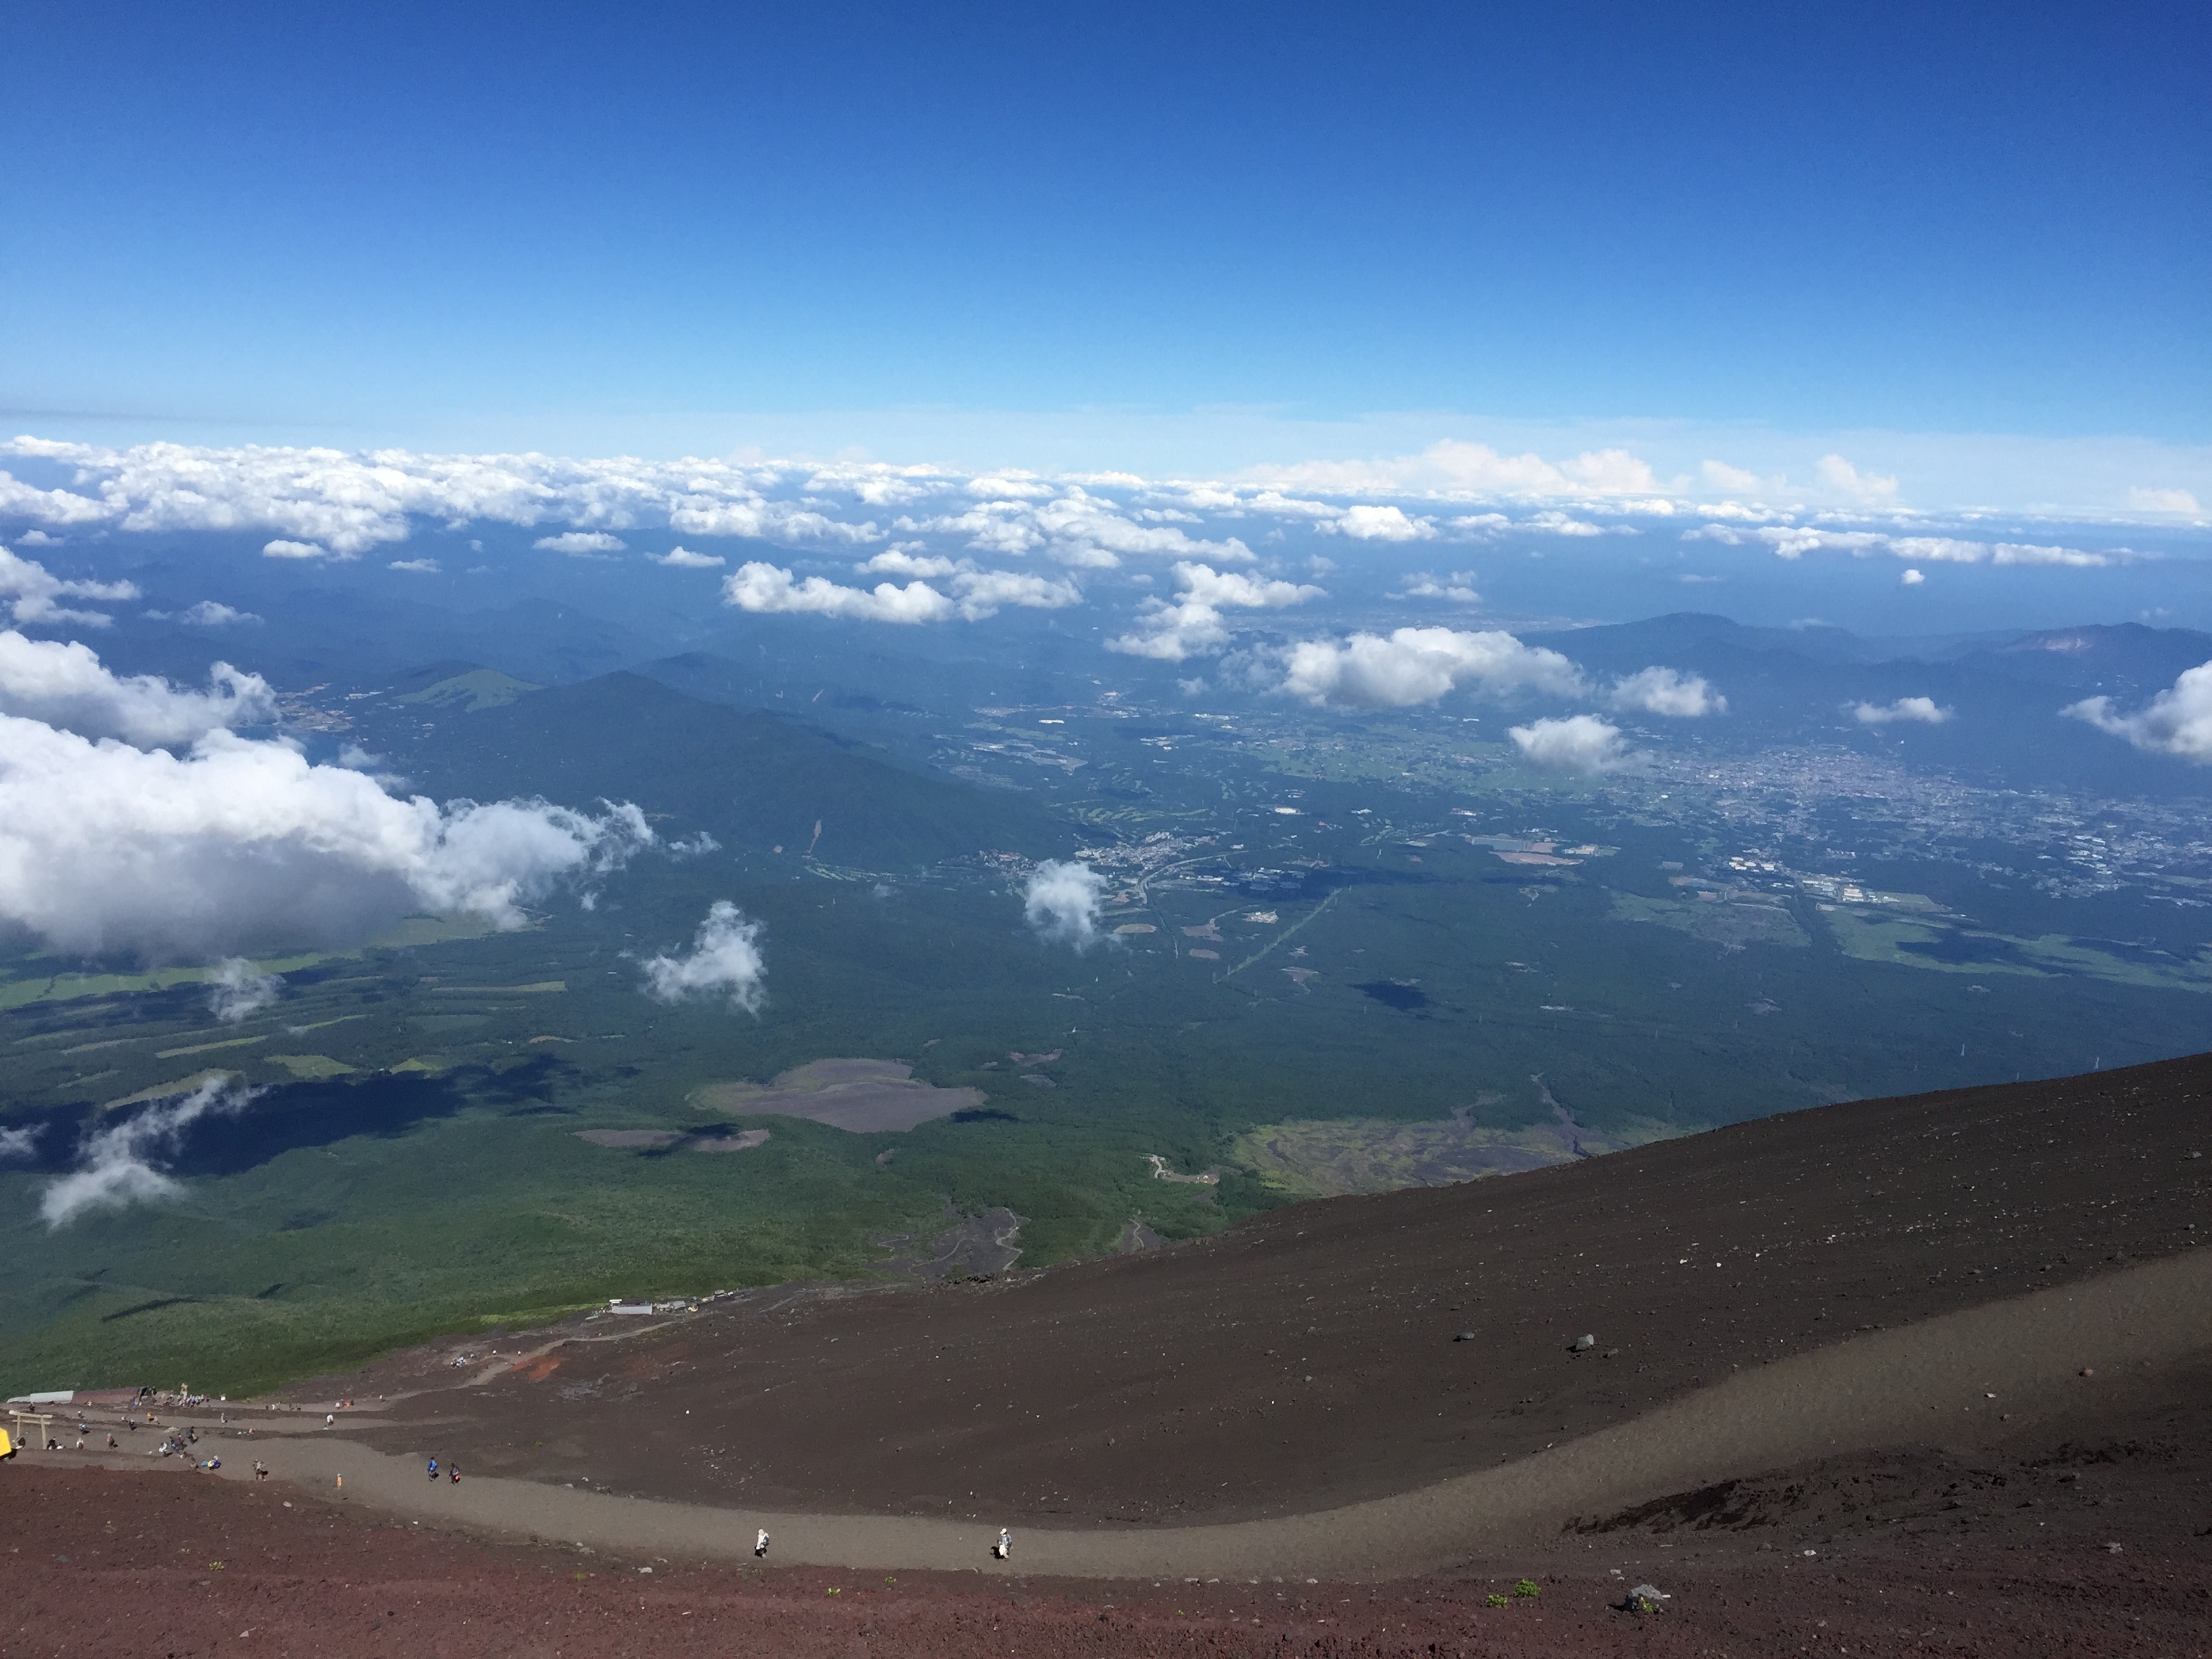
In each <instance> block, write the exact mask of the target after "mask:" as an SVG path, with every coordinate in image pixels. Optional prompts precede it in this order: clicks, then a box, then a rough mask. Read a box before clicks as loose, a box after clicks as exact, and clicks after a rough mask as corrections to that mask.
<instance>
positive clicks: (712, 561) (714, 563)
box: [653, 547, 729, 570]
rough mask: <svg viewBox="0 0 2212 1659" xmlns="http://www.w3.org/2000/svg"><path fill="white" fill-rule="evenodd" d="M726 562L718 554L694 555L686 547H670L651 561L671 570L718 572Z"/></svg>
mask: <svg viewBox="0 0 2212 1659" xmlns="http://www.w3.org/2000/svg"><path fill="white" fill-rule="evenodd" d="M728 562H729V561H727V560H726V559H725V558H723V556H721V555H720V554H719V553H695V552H693V551H692V550H690V548H688V547H671V548H670V549H669V550H668V551H666V552H665V553H663V554H661V555H659V556H658V557H656V558H655V559H654V560H653V563H655V564H665V565H666V566H667V567H668V568H670V569H671V570H720V568H722V567H723V566H724V565H725V564H726V563H728Z"/></svg>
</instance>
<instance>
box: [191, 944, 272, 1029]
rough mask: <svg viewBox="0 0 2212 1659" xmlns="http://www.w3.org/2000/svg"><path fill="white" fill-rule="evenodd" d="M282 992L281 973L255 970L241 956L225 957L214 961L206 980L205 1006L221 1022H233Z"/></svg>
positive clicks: (248, 1015) (252, 1012)
mask: <svg viewBox="0 0 2212 1659" xmlns="http://www.w3.org/2000/svg"><path fill="white" fill-rule="evenodd" d="M283 992H284V976H283V975H282V974H264V973H258V972H256V971H255V969H254V966H253V964H252V963H251V962H249V961H247V960H246V958H245V957H226V958H224V959H223V960H222V962H219V963H216V969H215V974H214V976H213V977H212V978H210V980H209V981H208V1006H209V1007H210V1009H211V1010H212V1011H213V1012H214V1014H215V1017H216V1018H217V1019H219V1020H221V1021H222V1022H223V1024H226V1025H235V1024H238V1023H239V1022H240V1020H244V1019H250V1018H252V1017H253V1016H254V1015H256V1014H258V1013H259V1012H261V1011H262V1010H263V1009H264V1008H266V1007H268V1006H270V1005H271V1004H273V1003H274V1002H275V1001H276V999H277V998H278V997H279V996H282V995H283Z"/></svg>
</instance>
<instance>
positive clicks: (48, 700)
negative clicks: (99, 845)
mask: <svg viewBox="0 0 2212 1659" xmlns="http://www.w3.org/2000/svg"><path fill="white" fill-rule="evenodd" d="M0 714H12V715H15V716H17V717H19V718H21V719H23V720H39V721H42V722H44V723H45V724H46V725H48V726H60V727H63V728H64V729H65V730H67V731H70V732H76V733H78V734H80V735H81V736H83V737H88V738H122V739H123V740H124V741H125V742H126V743H131V744H138V745H139V746H141V747H142V748H143V747H151V746H153V745H155V744H181V743H191V742H194V741H195V740H197V739H198V738H202V737H204V736H205V735H207V733H209V732H214V731H217V730H220V729H222V728H223V727H226V726H260V725H264V724H266V723H267V722H269V721H270V720H275V719H276V693H275V692H273V691H271V690H270V689H269V683H268V682H267V681H266V680H264V679H263V678H261V677H260V676H259V675H258V674H247V673H244V672H241V671H240V670H238V669H235V668H233V667H232V666H231V665H229V664H228V663H227V662H219V663H217V664H216V665H215V666H214V667H213V668H212V669H211V670H210V671H209V675H208V689H207V690H205V691H179V690H177V689H175V688H174V687H173V686H172V685H171V684H169V683H168V682H167V680H165V679H161V678H159V677H157V676H155V675H152V674H134V675H130V676H127V677H126V676H122V675H118V674H115V673H112V672H111V671H109V670H108V669H107V667H106V665H103V664H102V663H101V662H100V656H99V653H96V652H94V650H93V649H92V648H91V647H88V646H86V645H83V644H81V643H79V642H78V641H75V640H72V641H69V642H68V643H66V644H64V643H63V642H62V641H58V640H32V639H26V638H25V637H24V636H23V635H21V634H19V633H17V632H15V629H7V630H5V631H4V632H0ZM0 834H4V830H0Z"/></svg>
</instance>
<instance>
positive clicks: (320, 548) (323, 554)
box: [261, 536, 361, 562]
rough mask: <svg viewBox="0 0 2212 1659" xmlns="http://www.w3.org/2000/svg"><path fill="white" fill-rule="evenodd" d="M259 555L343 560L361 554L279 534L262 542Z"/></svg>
mask: <svg viewBox="0 0 2212 1659" xmlns="http://www.w3.org/2000/svg"><path fill="white" fill-rule="evenodd" d="M261 556H262V557H263V558H264V559H336V560H337V561H339V562H344V561H345V560H348V559H357V558H359V557H360V556H361V555H359V554H358V553H334V552H332V551H331V550H330V549H329V548H327V547H325V546H324V545H323V544H321V543H320V542H295V541H291V540H289V539H288V538H285V537H283V536H279V537H277V538H275V539H274V540H272V541H270V542H267V543H264V544H263V546H262V549H261Z"/></svg>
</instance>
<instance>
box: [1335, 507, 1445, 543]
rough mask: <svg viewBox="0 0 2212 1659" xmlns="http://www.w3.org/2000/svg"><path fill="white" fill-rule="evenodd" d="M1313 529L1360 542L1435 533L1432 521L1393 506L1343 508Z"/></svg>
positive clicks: (1423, 538) (1414, 539)
mask: <svg viewBox="0 0 2212 1659" xmlns="http://www.w3.org/2000/svg"><path fill="white" fill-rule="evenodd" d="M1315 528H1316V529H1318V530H1321V531H1323V532H1327V533H1328V534H1330V535H1334V536H1349V537H1351V538H1352V539H1353V540H1355V541H1362V542H1417V541H1426V540H1428V539H1429V538H1431V537H1433V536H1434V535H1435V534H1436V533H1437V524H1436V520H1433V519H1414V518H1408V517H1407V515H1406V511H1405V509H1404V508H1403V507H1346V508H1345V509H1344V513H1343V515H1342V516H1341V517H1340V518H1337V519H1334V520H1329V521H1328V522H1327V523H1324V524H1321V525H1317V526H1315Z"/></svg>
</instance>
